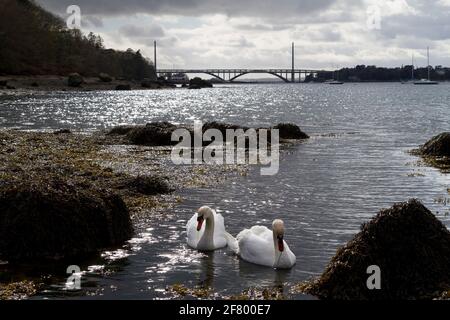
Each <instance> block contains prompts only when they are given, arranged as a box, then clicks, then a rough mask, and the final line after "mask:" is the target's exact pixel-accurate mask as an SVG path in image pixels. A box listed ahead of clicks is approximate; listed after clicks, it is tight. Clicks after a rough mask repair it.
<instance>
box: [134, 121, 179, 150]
mask: <svg viewBox="0 0 450 320" xmlns="http://www.w3.org/2000/svg"><path fill="white" fill-rule="evenodd" d="M176 129H177V126H176V125H173V124H171V123H169V122H152V123H148V124H147V125H146V126H142V127H136V128H134V129H132V130H131V131H129V132H128V134H127V138H128V139H129V140H130V142H131V143H132V144H135V145H144V146H171V145H175V144H176V143H177V142H173V141H172V132H173V131H174V130H176Z"/></svg>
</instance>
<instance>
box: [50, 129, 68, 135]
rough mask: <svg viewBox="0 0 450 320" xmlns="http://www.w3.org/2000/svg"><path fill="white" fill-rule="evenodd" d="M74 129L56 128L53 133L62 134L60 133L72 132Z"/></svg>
mask: <svg viewBox="0 0 450 320" xmlns="http://www.w3.org/2000/svg"><path fill="white" fill-rule="evenodd" d="M71 133H72V131H70V129H61V130H56V131H54V132H53V134H56V135H60V134H71Z"/></svg>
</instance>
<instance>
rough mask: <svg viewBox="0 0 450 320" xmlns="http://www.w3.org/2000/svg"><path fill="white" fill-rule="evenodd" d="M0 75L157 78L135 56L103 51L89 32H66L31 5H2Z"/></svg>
mask: <svg viewBox="0 0 450 320" xmlns="http://www.w3.org/2000/svg"><path fill="white" fill-rule="evenodd" d="M0 46H1V48H0V74H10V75H13V74H14V75H47V74H54V75H67V74H69V73H71V72H78V73H80V74H82V75H84V76H97V75H98V74H99V73H102V72H103V73H108V74H110V75H111V76H114V77H116V78H126V79H138V80H140V79H143V78H150V79H156V74H155V70H154V67H153V65H152V63H151V62H150V61H148V60H147V59H145V58H144V57H143V56H142V55H141V53H140V52H139V51H137V52H135V51H133V50H131V49H128V50H127V51H125V52H123V51H115V50H112V49H105V48H104V47H103V40H102V39H101V38H100V37H99V36H96V35H94V34H93V33H90V34H89V35H87V36H86V35H83V34H82V33H81V32H80V31H79V30H68V29H67V27H66V25H65V22H64V21H63V20H62V19H61V18H59V17H57V16H55V15H53V14H51V13H49V12H47V11H45V10H44V9H43V8H41V7H40V6H39V5H37V4H36V3H35V2H34V1H32V0H1V1H0Z"/></svg>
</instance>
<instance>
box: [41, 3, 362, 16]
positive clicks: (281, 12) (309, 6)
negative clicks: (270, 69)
mask: <svg viewBox="0 0 450 320" xmlns="http://www.w3.org/2000/svg"><path fill="white" fill-rule="evenodd" d="M336 1H337V0H278V1H274V0H246V1H242V0H164V1H162V0H128V1H121V0H96V1H93V0H77V1H73V0H38V2H39V3H40V4H41V5H43V6H44V7H45V8H48V9H50V10H52V11H54V12H57V13H64V12H65V10H66V8H67V7H68V6H69V5H72V4H76V5H79V6H80V8H81V9H82V12H84V13H85V14H89V15H92V14H95V15H102V16H109V15H128V14H137V13H147V14H154V15H158V14H175V15H186V16H200V15H205V14H214V13H222V14H226V15H228V16H261V17H264V16H265V17H273V16H279V17H292V16H302V15H307V14H310V13H312V12H316V11H320V10H325V9H327V8H328V7H329V6H331V5H332V4H333V3H335V2H336ZM350 2H356V0H351V1H350Z"/></svg>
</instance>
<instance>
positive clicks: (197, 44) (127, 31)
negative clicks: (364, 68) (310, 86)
mask: <svg viewBox="0 0 450 320" xmlns="http://www.w3.org/2000/svg"><path fill="white" fill-rule="evenodd" d="M37 2H38V3H40V4H41V5H42V6H43V7H44V8H46V9H49V10H50V11H52V12H55V13H57V14H59V15H61V16H67V15H66V14H65V12H66V9H67V7H68V6H69V5H72V4H75V5H78V6H79V7H80V8H81V12H82V26H83V31H85V32H88V31H93V32H95V33H98V34H100V35H101V36H102V37H103V38H104V40H105V45H106V46H107V47H111V48H115V49H127V48H133V49H140V50H141V51H142V52H143V53H144V55H146V56H147V57H153V41H154V40H157V41H158V43H159V57H158V66H159V67H160V68H163V67H168V68H171V67H176V68H183V67H186V68H210V67H211V68H213V67H214V68H215V67H217V68H234V67H236V68H281V67H283V68H284V67H290V63H291V62H290V60H291V58H290V45H291V42H292V41H295V43H296V48H297V50H296V64H297V67H302V68H321V69H322V68H323V69H331V68H335V67H337V66H339V67H344V66H354V65H356V64H367V65H369V64H370V65H372V64H375V65H380V66H381V65H382V66H398V65H402V64H410V61H411V56H412V54H413V53H414V55H415V56H416V64H417V65H422V66H425V65H426V47H427V46H429V47H430V48H431V50H432V51H431V53H432V56H431V64H432V65H439V64H442V65H447V66H450V0H127V1H123V0H37Z"/></svg>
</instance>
